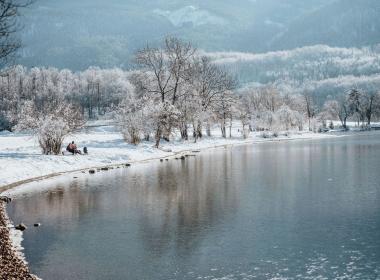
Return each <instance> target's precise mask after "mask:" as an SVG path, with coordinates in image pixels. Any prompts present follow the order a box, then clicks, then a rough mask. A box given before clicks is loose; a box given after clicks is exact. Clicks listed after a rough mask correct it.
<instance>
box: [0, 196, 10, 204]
mask: <svg viewBox="0 0 380 280" xmlns="http://www.w3.org/2000/svg"><path fill="white" fill-rule="evenodd" d="M0 201H2V202H5V203H10V202H11V201H12V198H10V197H8V196H0Z"/></svg>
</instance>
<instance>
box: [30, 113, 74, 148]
mask: <svg viewBox="0 0 380 280" xmlns="http://www.w3.org/2000/svg"><path fill="white" fill-rule="evenodd" d="M69 131H70V130H69V127H68V124H67V123H66V122H65V121H64V120H63V119H62V118H54V117H52V116H48V117H46V118H45V119H44V120H42V123H41V126H40V127H39V128H38V132H37V134H38V142H39V144H40V147H41V149H42V152H43V153H44V154H45V155H49V154H54V155H57V154H59V153H60V152H61V148H62V143H63V140H64V139H65V136H66V135H67V134H68V133H69Z"/></svg>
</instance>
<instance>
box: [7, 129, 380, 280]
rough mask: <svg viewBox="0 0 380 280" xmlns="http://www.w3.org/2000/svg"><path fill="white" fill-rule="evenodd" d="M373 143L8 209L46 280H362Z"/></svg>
mask: <svg viewBox="0 0 380 280" xmlns="http://www.w3.org/2000/svg"><path fill="white" fill-rule="evenodd" d="M378 135H379V134H371V136H369V137H367V136H358V137H349V138H345V139H341V138H337V139H331V140H323V141H305V142H302V141H300V142H294V143H275V144H273V143H270V144H260V145H254V146H249V145H248V146H241V147H236V148H228V149H224V150H223V149H219V150H214V151H212V152H209V153H207V152H204V153H202V154H201V155H199V156H197V157H194V158H188V159H186V160H185V161H181V160H171V161H169V162H164V163H160V162H158V161H157V162H153V163H148V164H143V165H136V166H133V167H132V168H129V169H118V170H112V171H109V172H104V173H98V174H96V175H94V176H88V175H87V174H86V175H84V176H80V177H79V178H77V179H74V180H72V181H70V182H62V183H59V184H56V185H55V187H54V188H53V189H51V190H49V191H45V192H43V193H34V194H28V195H27V196H25V197H23V198H21V199H18V200H16V201H15V202H14V203H12V204H11V205H10V207H9V213H10V216H11V217H12V219H13V220H14V221H15V222H19V221H24V222H26V223H28V224H32V223H34V222H41V223H42V224H43V226H42V227H41V228H38V229H35V228H31V229H28V230H27V231H26V233H25V242H24V245H25V248H26V255H27V259H28V260H29V262H30V264H31V267H32V270H33V272H35V273H37V274H38V275H39V276H41V277H43V278H45V279H125V275H128V279H165V280H166V279H195V278H199V279H209V278H211V279H212V278H217V279H218V278H221V277H225V279H246V278H248V279H249V278H255V277H256V278H259V279H270V278H274V277H277V278H279V277H284V278H294V279H315V278H318V277H319V278H321V277H322V278H323V277H324V278H328V279H334V278H339V277H344V276H345V275H346V276H347V277H348V278H352V279H355V277H356V278H357V279H363V278H367V279H372V278H375V275H378V272H379V269H380V267H379V263H380V242H379V241H378V232H379V230H380V223H379V220H380V219H379V217H380V188H379V184H378V182H379V180H380V177H379V176H380V174H378V170H379V168H380V162H379V156H380V141H379V137H378Z"/></svg>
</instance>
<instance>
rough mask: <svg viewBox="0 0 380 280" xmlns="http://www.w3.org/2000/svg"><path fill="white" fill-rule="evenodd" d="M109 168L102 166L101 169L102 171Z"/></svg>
mask: <svg viewBox="0 0 380 280" xmlns="http://www.w3.org/2000/svg"><path fill="white" fill-rule="evenodd" d="M108 169H109V168H108V167H102V168H101V170H102V171H107V170H108Z"/></svg>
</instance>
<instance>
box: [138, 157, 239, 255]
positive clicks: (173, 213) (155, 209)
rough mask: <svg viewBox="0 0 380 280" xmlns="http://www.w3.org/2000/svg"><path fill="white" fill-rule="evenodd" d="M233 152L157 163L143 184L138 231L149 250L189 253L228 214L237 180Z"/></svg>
mask: <svg viewBox="0 0 380 280" xmlns="http://www.w3.org/2000/svg"><path fill="white" fill-rule="evenodd" d="M232 165H233V157H232V153H231V152H228V151H227V152H221V153H220V154H218V156H216V155H211V154H210V155H208V156H207V155H202V156H201V157H199V158H196V159H194V160H193V159H190V160H188V161H182V162H180V163H179V162H174V163H173V162H172V163H168V164H165V165H162V166H160V167H159V168H157V169H156V170H155V172H154V173H153V174H152V175H151V176H150V178H149V182H147V183H146V184H142V185H141V186H144V195H143V196H141V197H139V199H138V201H139V203H140V204H141V205H146V207H142V212H141V215H142V217H141V219H139V221H140V226H141V228H140V231H141V236H142V239H143V241H144V244H145V245H146V246H147V247H148V251H149V252H150V253H152V254H158V255H161V254H164V253H165V252H166V251H167V250H169V249H171V248H172V249H174V250H176V251H178V253H179V254H180V255H187V254H191V250H193V249H195V248H197V245H199V244H200V242H201V241H202V239H203V238H202V237H203V236H204V235H206V234H207V232H209V231H211V230H213V229H214V228H215V227H216V225H217V224H218V223H223V219H228V218H231V217H232V215H231V214H232V213H233V212H234V210H235V208H236V206H237V201H236V197H237V194H236V191H237V190H236V188H237V186H238V184H236V183H235V182H234V181H233V179H234V176H231V172H232Z"/></svg>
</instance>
